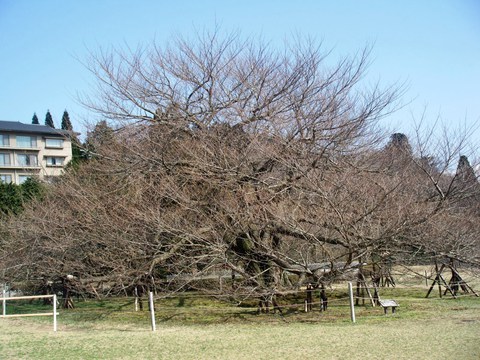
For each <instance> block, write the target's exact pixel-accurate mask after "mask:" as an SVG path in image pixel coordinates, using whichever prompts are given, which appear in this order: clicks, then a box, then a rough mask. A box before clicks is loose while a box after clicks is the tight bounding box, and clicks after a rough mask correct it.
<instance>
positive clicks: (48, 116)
mask: <svg viewBox="0 0 480 360" xmlns="http://www.w3.org/2000/svg"><path fill="white" fill-rule="evenodd" d="M45 125H47V126H50V127H51V128H53V129H55V124H54V123H53V118H52V114H50V110H48V111H47V114H46V115H45Z"/></svg>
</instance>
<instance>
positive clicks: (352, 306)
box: [348, 282, 355, 323]
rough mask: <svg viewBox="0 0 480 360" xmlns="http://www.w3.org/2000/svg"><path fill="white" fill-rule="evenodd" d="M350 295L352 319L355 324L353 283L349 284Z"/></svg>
mask: <svg viewBox="0 0 480 360" xmlns="http://www.w3.org/2000/svg"><path fill="white" fill-rule="evenodd" d="M348 295H349V296H350V318H351V319H352V322H353V323H355V306H354V305H353V287H352V283H351V282H349V283H348Z"/></svg>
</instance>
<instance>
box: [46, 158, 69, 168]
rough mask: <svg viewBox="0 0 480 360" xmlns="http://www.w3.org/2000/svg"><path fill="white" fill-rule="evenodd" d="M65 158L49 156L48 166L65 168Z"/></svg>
mask: <svg viewBox="0 0 480 360" xmlns="http://www.w3.org/2000/svg"><path fill="white" fill-rule="evenodd" d="M64 162H65V158H64V157H55V156H47V166H63V163H64Z"/></svg>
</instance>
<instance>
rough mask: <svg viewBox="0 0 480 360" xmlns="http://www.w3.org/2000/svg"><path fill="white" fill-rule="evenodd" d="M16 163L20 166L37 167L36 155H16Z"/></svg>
mask: <svg viewBox="0 0 480 360" xmlns="http://www.w3.org/2000/svg"><path fill="white" fill-rule="evenodd" d="M17 162H18V165H20V166H36V165H38V159H37V155H34V154H17Z"/></svg>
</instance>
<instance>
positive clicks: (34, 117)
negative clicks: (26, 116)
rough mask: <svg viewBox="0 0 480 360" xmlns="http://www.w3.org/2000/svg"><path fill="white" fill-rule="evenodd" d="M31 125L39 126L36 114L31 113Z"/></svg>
mask: <svg viewBox="0 0 480 360" xmlns="http://www.w3.org/2000/svg"><path fill="white" fill-rule="evenodd" d="M32 124H34V125H39V124H40V122H39V121H38V116H37V113H33V117H32Z"/></svg>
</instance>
